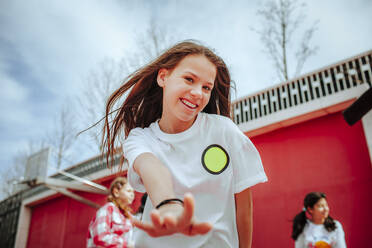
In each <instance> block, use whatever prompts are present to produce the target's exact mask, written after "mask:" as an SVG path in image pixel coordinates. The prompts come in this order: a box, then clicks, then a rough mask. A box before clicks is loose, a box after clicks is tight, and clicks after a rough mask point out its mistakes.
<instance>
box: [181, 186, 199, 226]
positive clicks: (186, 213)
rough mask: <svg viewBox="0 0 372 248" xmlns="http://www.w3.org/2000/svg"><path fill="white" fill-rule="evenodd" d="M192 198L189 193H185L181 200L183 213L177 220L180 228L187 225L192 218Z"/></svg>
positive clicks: (193, 204) (193, 205) (193, 206)
mask: <svg viewBox="0 0 372 248" xmlns="http://www.w3.org/2000/svg"><path fill="white" fill-rule="evenodd" d="M194 208H195V203H194V197H193V196H192V194H190V193H186V194H185V196H184V198H183V213H182V215H181V216H180V218H179V219H178V224H179V225H180V226H184V225H188V224H189V223H190V222H191V219H192V217H193V216H194Z"/></svg>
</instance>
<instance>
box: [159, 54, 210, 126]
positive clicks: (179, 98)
mask: <svg viewBox="0 0 372 248" xmlns="http://www.w3.org/2000/svg"><path fill="white" fill-rule="evenodd" d="M216 73H217V69H216V66H215V65H214V64H213V63H212V62H210V61H209V60H208V59H207V58H206V57H205V56H204V55H188V56H186V57H185V58H183V59H182V60H181V61H180V62H179V63H178V65H177V66H176V67H175V68H174V69H173V70H167V69H160V70H159V72H158V77H157V81H158V84H159V86H160V87H162V88H163V112H162V116H161V119H160V122H159V126H160V128H161V129H162V130H163V131H165V132H168V133H177V132H182V131H184V130H186V129H188V128H189V127H190V126H191V125H192V124H193V122H194V120H195V118H196V116H197V115H198V113H199V112H200V111H202V110H203V109H204V107H205V106H207V104H208V102H209V99H210V97H211V92H212V89H213V87H214V80H215V78H216Z"/></svg>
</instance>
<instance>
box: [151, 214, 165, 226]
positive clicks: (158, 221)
mask: <svg viewBox="0 0 372 248" xmlns="http://www.w3.org/2000/svg"><path fill="white" fill-rule="evenodd" d="M150 217H151V221H152V224H153V225H154V228H155V229H162V228H163V220H162V219H163V218H162V217H161V216H160V213H159V211H157V210H153V211H151V214H150Z"/></svg>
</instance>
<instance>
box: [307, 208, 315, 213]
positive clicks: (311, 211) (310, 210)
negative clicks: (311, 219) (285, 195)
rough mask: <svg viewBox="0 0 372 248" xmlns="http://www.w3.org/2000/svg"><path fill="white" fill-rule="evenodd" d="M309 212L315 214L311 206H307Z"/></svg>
mask: <svg viewBox="0 0 372 248" xmlns="http://www.w3.org/2000/svg"><path fill="white" fill-rule="evenodd" d="M307 212H308V213H310V214H311V215H312V214H313V212H314V210H313V209H312V208H310V207H308V208H307Z"/></svg>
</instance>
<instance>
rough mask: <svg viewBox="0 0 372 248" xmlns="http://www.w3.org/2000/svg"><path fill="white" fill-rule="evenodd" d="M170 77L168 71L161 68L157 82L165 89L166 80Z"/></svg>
mask: <svg viewBox="0 0 372 248" xmlns="http://www.w3.org/2000/svg"><path fill="white" fill-rule="evenodd" d="M167 76H168V70H167V69H165V68H161V69H160V70H159V71H158V77H157V79H156V80H157V82H158V85H159V86H160V87H164V85H165V79H166V77H167Z"/></svg>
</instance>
